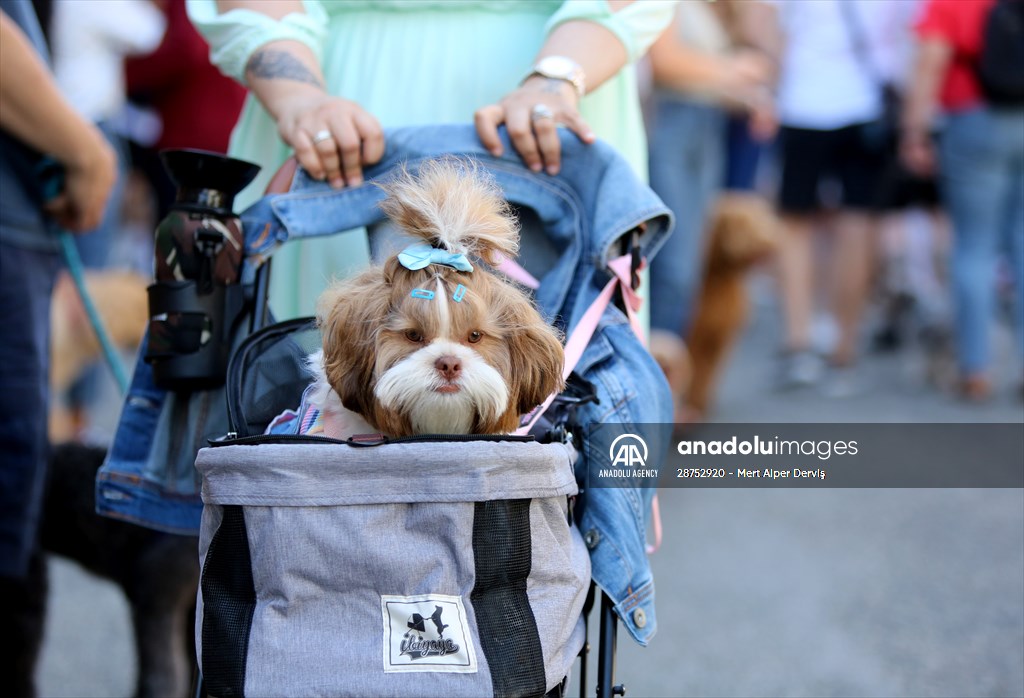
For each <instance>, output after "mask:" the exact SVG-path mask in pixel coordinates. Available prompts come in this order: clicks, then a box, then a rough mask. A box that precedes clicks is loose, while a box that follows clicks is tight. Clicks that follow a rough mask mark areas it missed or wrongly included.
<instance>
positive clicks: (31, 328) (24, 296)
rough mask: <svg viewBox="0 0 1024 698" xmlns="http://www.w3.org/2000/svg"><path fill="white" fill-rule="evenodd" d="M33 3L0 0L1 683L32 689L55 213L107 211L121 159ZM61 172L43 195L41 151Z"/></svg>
mask: <svg viewBox="0 0 1024 698" xmlns="http://www.w3.org/2000/svg"><path fill="white" fill-rule="evenodd" d="M47 60H48V50H47V47H46V42H45V40H44V38H43V34H42V31H41V29H40V27H39V23H38V20H37V18H36V16H35V12H34V10H33V7H32V4H31V3H30V2H28V0H0V105H2V107H0V192H2V195H3V205H2V206H0V618H3V619H4V631H5V632H4V640H5V645H6V647H7V649H6V650H4V651H3V652H0V657H2V661H0V667H2V668H3V675H4V677H5V686H6V688H7V690H9V691H13V694H14V695H16V696H32V695H34V694H35V676H34V674H35V664H36V659H37V657H38V652H39V647H40V643H41V639H42V633H43V618H44V612H45V608H46V570H45V564H44V560H43V556H42V554H41V552H40V551H39V546H38V531H39V517H40V509H41V507H42V498H43V491H44V484H45V481H46V464H47V459H48V451H49V446H48V443H47V439H46V412H47V402H48V399H49V396H48V394H47V393H48V391H47V386H48V383H49V381H48V373H49V359H48V349H49V320H50V298H51V294H52V292H53V285H54V282H55V279H56V277H57V272H58V270H59V269H60V266H61V258H60V254H59V246H58V242H57V239H56V236H55V235H54V234H53V230H52V228H53V225H54V222H56V224H57V225H60V226H62V227H64V228H66V229H69V230H72V231H76V232H83V231H86V230H91V229H93V228H95V227H96V226H97V225H98V224H99V222H100V219H101V218H102V216H103V211H104V208H105V206H106V202H107V198H108V196H109V194H110V191H111V188H112V187H113V184H114V180H115V178H116V172H117V170H116V156H115V154H114V152H113V150H112V149H111V147H110V145H109V144H108V143H107V141H106V139H105V138H104V137H103V134H102V133H100V131H99V130H98V129H97V128H96V127H95V126H93V125H92V124H91V123H90V122H89V121H87V120H85V119H83V118H82V117H81V116H80V115H79V114H78V113H77V112H76V111H75V109H74V108H73V107H72V106H71V105H70V104H69V103H68V102H67V101H66V100H65V99H64V97H63V96H62V95H61V93H60V90H59V88H58V87H57V84H56V82H55V81H54V79H53V77H52V74H51V73H50V71H49V68H48V67H47ZM44 154H45V155H47V156H49V157H51V158H53V159H55V160H56V161H57V162H58V163H59V164H60V165H61V166H62V167H63V171H64V183H63V187H62V189H61V191H60V193H59V194H58V195H57V196H56V198H53V199H50V200H49V201H48V202H47V201H44V196H43V188H42V186H41V183H40V180H39V176H40V175H39V173H40V169H39V166H40V162H41V161H42V158H43V155H44Z"/></svg>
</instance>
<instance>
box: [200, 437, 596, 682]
mask: <svg viewBox="0 0 1024 698" xmlns="http://www.w3.org/2000/svg"><path fill="white" fill-rule="evenodd" d="M439 438H441V437H439ZM449 438H453V439H454V438H458V437H449ZM470 438H471V439H472V440H463V441H459V440H445V441H430V440H417V441H395V442H390V443H384V444H382V445H378V446H373V447H356V446H352V445H346V444H343V443H341V442H332V441H330V440H327V439H320V440H319V442H317V441H306V442H301V441H298V440H296V441H285V442H283V443H277V442H273V441H270V440H267V439H240V440H236V442H237V443H235V444H233V443H232V442H231V441H230V440H229V441H225V442H222V443H224V444H226V445H217V446H215V447H210V448H205V449H202V450H201V451H200V452H199V455H198V459H197V461H196V466H197V468H198V469H199V472H200V473H201V475H202V478H203V486H202V497H203V502H204V510H203V518H202V527H201V531H200V555H201V561H202V570H203V571H202V580H201V585H200V587H201V588H200V596H199V606H198V609H197V619H196V644H197V652H198V656H199V657H200V658H201V663H202V670H203V677H204V681H205V686H206V690H207V692H208V693H209V694H210V695H214V696H222V697H223V696H242V695H251V696H284V695H287V696H300V695H326V696H343V695H353V696H367V695H373V696H399V695H400V696H403V697H404V696H409V695H420V696H426V695H443V696H474V697H477V696H483V695H497V696H529V695H537V696H539V695H543V694H545V693H547V692H548V691H551V690H553V689H556V688H557V687H558V686H559V684H560V682H561V681H562V679H563V678H564V677H565V676H567V674H568V673H569V670H570V667H571V665H572V663H573V661H574V659H575V658H576V656H577V654H578V653H579V650H580V649H581V647H582V645H583V642H584V639H585V638H584V626H583V616H582V608H583V604H584V600H585V597H586V593H587V589H588V585H589V582H590V561H589V557H588V554H587V549H586V546H585V545H584V543H583V540H582V538H581V536H580V534H579V532H578V530H577V528H576V527H575V525H573V524H572V512H571V507H570V501H571V500H570V498H571V497H572V496H573V495H575V494H576V492H577V486H576V480H575V477H574V475H573V461H574V456H575V453H574V451H573V450H572V448H571V447H570V446H567V445H564V444H558V443H552V444H539V443H535V442H532V441H526V440H515V439H514V438H509V439H505V438H503V437H493V438H489V437H480V438H472V437H470Z"/></svg>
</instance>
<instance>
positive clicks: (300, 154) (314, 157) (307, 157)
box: [281, 127, 325, 179]
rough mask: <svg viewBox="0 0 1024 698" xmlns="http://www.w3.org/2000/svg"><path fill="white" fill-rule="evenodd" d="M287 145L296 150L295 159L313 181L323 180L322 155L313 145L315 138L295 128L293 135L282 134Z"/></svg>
mask: <svg viewBox="0 0 1024 698" xmlns="http://www.w3.org/2000/svg"><path fill="white" fill-rule="evenodd" d="M281 135H282V136H283V137H284V140H285V142H286V143H288V144H289V145H291V147H292V148H294V149H295V159H296V160H298V161H299V164H300V165H301V166H302V169H304V170H305V171H306V172H308V173H309V176H310V177H312V178H313V179H323V178H324V175H325V170H324V165H323V162H322V161H321V160H320V154H319V153H318V152H317V150H316V147H315V146H314V145H313V137H312V136H311V135H309V134H308V133H306V131H305V130H303V129H302V128H298V127H296V128H294V129H293V130H292V132H291V133H282V134H281Z"/></svg>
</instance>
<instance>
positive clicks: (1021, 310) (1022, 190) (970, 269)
mask: <svg viewBox="0 0 1024 698" xmlns="http://www.w3.org/2000/svg"><path fill="white" fill-rule="evenodd" d="M940 157H941V164H942V187H943V194H944V196H945V199H946V204H947V207H948V209H949V214H950V217H951V219H952V223H953V250H952V257H951V260H950V273H951V278H952V286H953V288H952V291H953V301H954V305H955V315H954V317H955V323H956V335H957V336H956V345H957V353H958V361H959V365H960V370H961V371H962V373H963V374H965V375H970V374H976V373H980V372H984V371H985V370H986V369H988V367H989V364H990V362H991V347H990V332H991V328H992V322H993V319H994V316H995V281H996V270H997V264H998V261H999V257H1000V252H1005V253H1006V255H1007V258H1008V259H1009V262H1010V268H1011V270H1012V272H1013V277H1014V279H1013V280H1014V284H1015V286H1016V303H1015V308H1014V313H1013V316H1014V323H1015V325H1016V331H1017V351H1018V357H1021V356H1024V109H1015V110H1008V111H995V110H990V109H983V108H979V109H972V110H970V111H966V112H962V113H959V114H954V115H951V116H950V117H949V121H948V124H947V126H946V129H945V130H944V131H943V134H942V137H941V141H940Z"/></svg>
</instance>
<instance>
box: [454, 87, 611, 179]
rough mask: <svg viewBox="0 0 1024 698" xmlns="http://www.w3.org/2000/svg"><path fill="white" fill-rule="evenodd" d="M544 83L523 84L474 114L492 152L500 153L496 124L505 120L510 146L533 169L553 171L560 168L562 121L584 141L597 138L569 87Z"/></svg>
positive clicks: (549, 172)
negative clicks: (552, 87) (553, 88)
mask: <svg viewBox="0 0 1024 698" xmlns="http://www.w3.org/2000/svg"><path fill="white" fill-rule="evenodd" d="M548 87H549V86H548V85H547V83H538V84H528V83H527V84H524V85H523V86H522V87H519V88H517V89H516V90H514V91H513V92H511V93H509V94H508V95H506V96H505V97H504V98H503V99H502V100H501V102H500V103H498V104H490V105H487V106H485V107H481V108H480V109H478V110H477V111H476V113H475V114H474V115H473V121H474V123H475V125H476V132H477V135H478V136H479V137H480V142H481V143H483V145H484V147H485V148H487V150H488V152H490V153H491V155H494V156H496V157H497V156H500V155H501V154H502V146H501V139H500V138H499V136H498V126H500V125H501V124H505V128H506V130H507V131H508V136H509V139H510V140H511V141H512V146H513V147H514V148H515V150H516V152H517V153H519V156H520V157H521V158H522V159H523V162H524V163H525V164H526V166H527V167H528V168H530V170H532V171H533V172H541V171H546V172H547V173H548V174H551V175H555V174H558V172H559V171H560V170H561V168H562V143H561V139H560V138H559V131H558V127H559V125H563V126H565V127H566V128H568V129H569V130H570V131H572V132H573V133H575V134H576V136H577V137H578V138H579V139H580V140H581V141H583V142H584V143H588V144H589V143H593V142H594V141H595V140H596V136H595V135H594V132H593V130H592V129H591V128H590V125H589V124H588V123H587V122H586V120H584V119H583V117H582V116H580V113H579V111H578V110H577V109H576V106H575V93H574V92H572V91H571V89H570V88H565V89H564V90H554V91H553V90H551V89H549V88H548Z"/></svg>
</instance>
